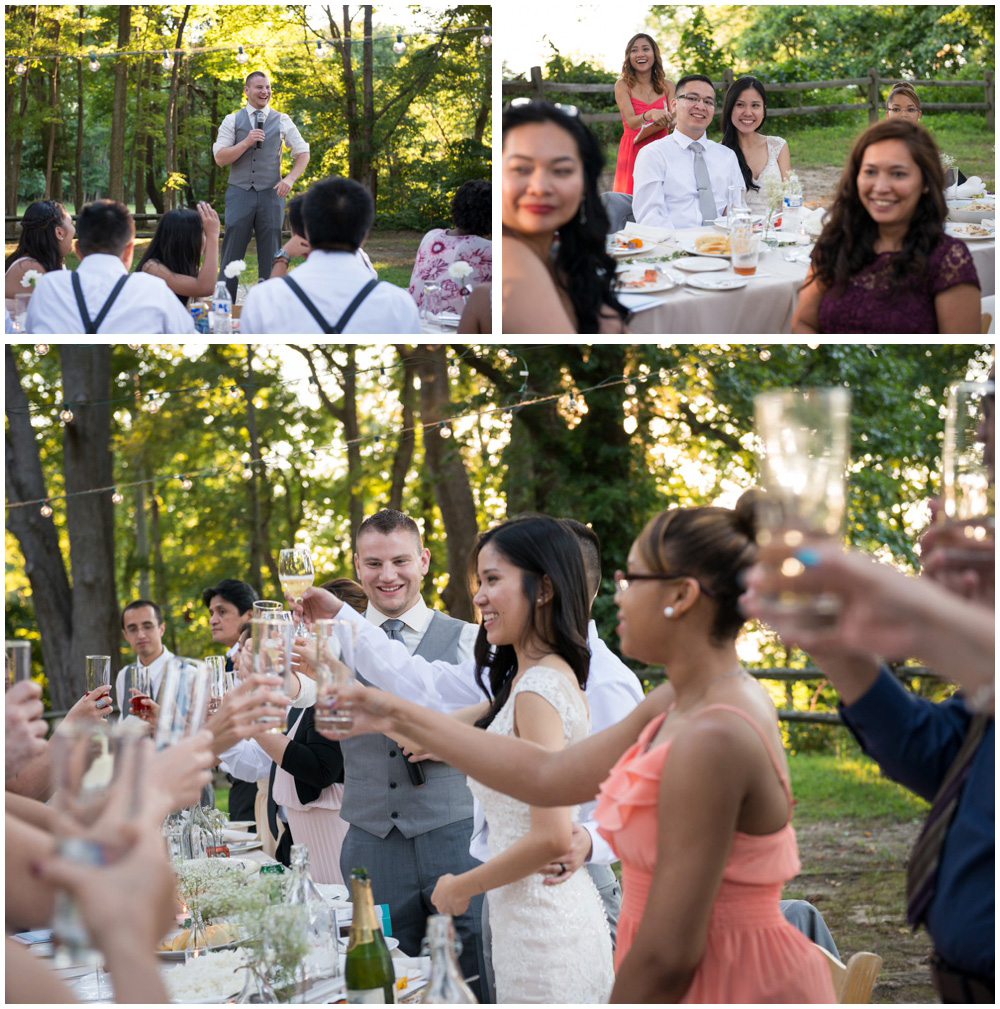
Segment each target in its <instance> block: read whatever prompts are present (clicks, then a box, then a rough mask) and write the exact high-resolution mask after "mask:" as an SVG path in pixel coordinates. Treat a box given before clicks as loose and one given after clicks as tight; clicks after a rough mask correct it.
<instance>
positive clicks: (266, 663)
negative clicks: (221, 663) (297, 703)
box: [250, 619, 295, 732]
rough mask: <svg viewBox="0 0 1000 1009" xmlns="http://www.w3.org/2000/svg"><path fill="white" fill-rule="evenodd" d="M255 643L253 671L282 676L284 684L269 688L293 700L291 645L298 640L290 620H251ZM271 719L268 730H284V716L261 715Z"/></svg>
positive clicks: (264, 721)
mask: <svg viewBox="0 0 1000 1009" xmlns="http://www.w3.org/2000/svg"><path fill="white" fill-rule="evenodd" d="M250 627H251V634H252V638H251V640H252V643H253V653H252V654H253V671H254V672H255V673H263V674H265V675H267V676H280V677H281V687H280V688H274V687H272V688H270V689H271V693H277V694H283V695H285V697H286V698H287V699H288V701H289V703H291V691H290V689H289V687H290V680H291V677H292V648H293V646H294V643H295V628H294V627H293V625H292V623H291V621H288V620H274V619H263V620H251V621H250ZM259 721H260V722H263V723H269V724H270V728H268V730H267V731H268V732H281V731H282V724H281V723H282V721H283V720H282V719H280V718H275V717H267V716H265V717H264V718H261V719H259Z"/></svg>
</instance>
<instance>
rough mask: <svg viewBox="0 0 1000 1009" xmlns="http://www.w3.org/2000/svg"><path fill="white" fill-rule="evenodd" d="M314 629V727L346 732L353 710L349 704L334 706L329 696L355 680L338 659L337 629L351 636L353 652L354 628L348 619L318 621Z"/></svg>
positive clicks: (351, 722)
mask: <svg viewBox="0 0 1000 1009" xmlns="http://www.w3.org/2000/svg"><path fill="white" fill-rule="evenodd" d="M315 629H316V652H315V661H314V663H313V665H314V667H315V669H316V727H317V728H318V729H326V730H327V731H328V732H339V731H346V730H347V729H350V728H351V727H352V726H353V725H354V712H353V711H352V710H351V706H350V705H349V704H341V705H339V706H338V707H336V708H335V707H333V703H334V702H333V699H332V697H331V695H332V693H333V691H334V690H335V688H336V687H338V686H342V685H344V684H345V683H349V682H350V681H351V680H353V679H354V675H353V673H352V672H351V670H350V669H349V668H348V667H347V666H345V665H344V663H343V662H341V661H340V656H341V647H340V638H339V636H338V631H339V633H341V634H342V633H346V634H348V635H349V636H350V640H351V645H352V647H351V653H352V654H353V652H354V646H355V644H356V635H357V628H356V627H355V626H354V624H353V623H351V621H349V620H317V621H316V624H315Z"/></svg>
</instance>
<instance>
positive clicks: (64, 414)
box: [59, 403, 73, 424]
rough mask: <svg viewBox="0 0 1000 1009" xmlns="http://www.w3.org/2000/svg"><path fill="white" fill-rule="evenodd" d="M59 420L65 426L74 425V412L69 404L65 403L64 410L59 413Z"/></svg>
mask: <svg viewBox="0 0 1000 1009" xmlns="http://www.w3.org/2000/svg"><path fill="white" fill-rule="evenodd" d="M59 419H60V420H61V421H62V422H63V423H64V424H72V423H73V411H72V410H71V409H70V408H69V404H68V403H63V408H62V409H61V410H60V411H59Z"/></svg>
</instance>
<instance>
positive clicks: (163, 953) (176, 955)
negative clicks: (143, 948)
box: [156, 928, 245, 963]
mask: <svg viewBox="0 0 1000 1009" xmlns="http://www.w3.org/2000/svg"><path fill="white" fill-rule="evenodd" d="M183 931H184V930H183V929H180V928H179V929H177V930H176V931H174V932H171V933H169V934H168V935H167V936H165V937H164V938H165V939H168V938H169V939H172V938H173V937H174V936H175V935H180V934H181V932H183ZM244 941H245V940H243V939H237V940H235V941H234V942H224V943H221V944H220V945H218V946H199V947H198V949H200V950H201V951H202V952H203V953H205V952H208V953H216V952H218V951H219V950H222V949H236V947H237V946H239V944H240V943H241V942H244ZM156 955H157V956H158V957H159V958H160V959H161V960H166V961H167V962H168V963H184V950H182V949H158V950H156Z"/></svg>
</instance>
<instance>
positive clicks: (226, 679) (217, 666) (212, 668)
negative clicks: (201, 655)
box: [204, 655, 233, 715]
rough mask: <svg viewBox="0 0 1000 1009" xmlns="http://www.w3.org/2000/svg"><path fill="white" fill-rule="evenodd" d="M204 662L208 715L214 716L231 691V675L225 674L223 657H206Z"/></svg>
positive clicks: (229, 673)
mask: <svg viewBox="0 0 1000 1009" xmlns="http://www.w3.org/2000/svg"><path fill="white" fill-rule="evenodd" d="M204 662H205V665H206V666H207V667H208V683H209V692H208V713H209V715H214V714H215V713H216V711H218V710H219V705H220V704H221V703H222V698H223V697H225V696H226V694H227V693H229V691H230V690H231V689H232V686H233V679H232V677H233V674H232V673H231V672H227V670H226V659H225V656H223V655H206V656H205V659H204Z"/></svg>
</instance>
